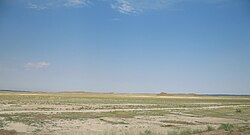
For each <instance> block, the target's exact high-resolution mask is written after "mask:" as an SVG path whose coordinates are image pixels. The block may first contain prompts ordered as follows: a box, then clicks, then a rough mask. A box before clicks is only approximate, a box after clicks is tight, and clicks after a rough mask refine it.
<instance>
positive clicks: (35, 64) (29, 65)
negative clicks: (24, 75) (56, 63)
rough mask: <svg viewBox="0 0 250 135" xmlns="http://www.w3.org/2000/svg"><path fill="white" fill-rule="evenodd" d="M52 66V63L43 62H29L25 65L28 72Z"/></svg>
mask: <svg viewBox="0 0 250 135" xmlns="http://www.w3.org/2000/svg"><path fill="white" fill-rule="evenodd" d="M49 66H50V63H48V62H45V61H41V62H28V63H26V64H25V69H26V70H32V69H36V70H38V69H46V68H48V67H49Z"/></svg>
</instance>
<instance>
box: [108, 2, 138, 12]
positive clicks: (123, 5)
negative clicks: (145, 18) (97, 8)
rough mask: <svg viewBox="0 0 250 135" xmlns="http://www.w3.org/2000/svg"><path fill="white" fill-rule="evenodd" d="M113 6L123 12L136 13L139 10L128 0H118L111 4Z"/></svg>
mask: <svg viewBox="0 0 250 135" xmlns="http://www.w3.org/2000/svg"><path fill="white" fill-rule="evenodd" d="M111 8H112V9H115V10H118V11H119V12H120V13H123V14H134V13H137V12H138V11H137V10H136V9H135V8H134V7H133V5H132V4H131V3H130V2H129V1H127V0H117V2H116V3H113V4H111Z"/></svg>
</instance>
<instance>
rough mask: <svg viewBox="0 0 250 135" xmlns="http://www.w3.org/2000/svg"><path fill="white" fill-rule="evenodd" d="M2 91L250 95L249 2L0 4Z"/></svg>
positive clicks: (33, 0) (14, 0) (26, 0)
mask: <svg viewBox="0 0 250 135" xmlns="http://www.w3.org/2000/svg"><path fill="white" fill-rule="evenodd" d="M0 89H21V90H44V91H65V90H68V91H69V90H83V91H100V92H143V93H147V92H149V93H158V92H161V91H164V92H172V93H227V94H250V2H249V1H248V0H1V2H0Z"/></svg>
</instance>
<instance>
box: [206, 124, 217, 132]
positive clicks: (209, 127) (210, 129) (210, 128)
mask: <svg viewBox="0 0 250 135" xmlns="http://www.w3.org/2000/svg"><path fill="white" fill-rule="evenodd" d="M213 130H215V128H214V127H212V126H210V125H207V131H213Z"/></svg>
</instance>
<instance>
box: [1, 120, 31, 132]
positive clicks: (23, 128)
mask: <svg viewBox="0 0 250 135" xmlns="http://www.w3.org/2000/svg"><path fill="white" fill-rule="evenodd" d="M4 129H6V130H16V131H17V132H23V133H26V132H32V131H33V130H35V127H33V126H28V125H25V124H23V123H19V122H11V123H8V124H7V125H6V126H5V127H4Z"/></svg>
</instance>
